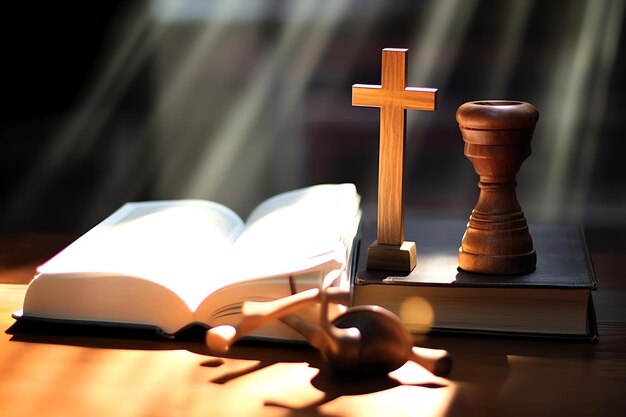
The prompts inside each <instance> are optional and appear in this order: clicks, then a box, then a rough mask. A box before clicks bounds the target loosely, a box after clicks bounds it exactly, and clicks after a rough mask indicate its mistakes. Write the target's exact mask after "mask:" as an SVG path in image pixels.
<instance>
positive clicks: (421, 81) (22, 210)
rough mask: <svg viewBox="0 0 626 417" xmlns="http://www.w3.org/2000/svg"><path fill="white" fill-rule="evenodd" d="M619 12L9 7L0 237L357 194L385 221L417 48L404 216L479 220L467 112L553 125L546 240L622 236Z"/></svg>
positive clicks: (542, 144) (536, 141) (539, 186)
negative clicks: (567, 230)
mask: <svg viewBox="0 0 626 417" xmlns="http://www.w3.org/2000/svg"><path fill="white" fill-rule="evenodd" d="M624 16H625V2H624V1H622V0H592V1H580V0H578V1H574V0H572V1H566V0H564V1H541V0H511V1H500V0H437V1H409V0H328V1H324V0H254V1H250V0H214V1H210V0H207V1H201V0H137V1H90V2H78V1H77V2H67V1H61V2H31V1H25V2H9V3H8V4H6V5H4V6H3V12H2V25H0V31H1V32H2V35H1V36H0V42H2V65H1V69H0V71H1V77H0V83H1V84H2V90H1V91H2V96H1V98H2V100H1V101H2V113H0V115H1V123H0V173H1V181H0V230H2V231H72V232H83V231H86V230H87V229H88V228H89V227H91V226H93V225H94V224H96V223H97V222H98V221H100V220H101V219H102V218H104V217H105V216H106V215H108V214H109V213H111V212H112V211H113V210H115V209H116V208H117V207H119V206H120V205H121V204H123V203H124V202H126V201H129V200H150V199H170V198H206V199H211V200H215V201H219V202H222V203H224V204H226V205H228V206H230V207H232V208H233V209H235V210H236V211H237V212H238V213H240V214H241V215H242V216H244V217H245V216H246V215H247V214H248V213H249V211H250V210H251V209H252V208H253V207H254V206H255V205H256V204H257V203H259V202H260V201H261V200H262V199H264V198H266V197H268V196H271V195H273V194H276V193H278V192H281V191H285V190H288V189H293V188H297V187H302V186H306V185H310V184H313V183H319V182H344V181H348V182H354V183H355V184H356V185H357V187H358V189H359V191H360V192H361V194H362V196H363V198H364V202H365V204H366V205H369V206H372V205H375V203H376V195H377V176H378V166H377V164H378V160H377V158H378V110H377V109H373V108H360V107H352V106H351V86H352V84H355V83H363V84H379V83H380V64H381V62H380V61H381V50H382V49H383V48H385V47H404V48H409V57H408V81H409V85H411V86H422V87H433V88H438V89H439V95H438V108H437V110H436V111H435V112H416V111H409V112H408V117H407V133H408V136H407V148H406V149H407V158H406V159H407V161H406V167H405V169H406V191H405V193H406V206H407V209H408V210H409V211H411V212H414V213H415V214H416V215H420V216H425V217H426V216H428V217H466V216H468V215H469V213H470V212H471V209H472V208H473V206H474V203H475V202H476V198H477V195H478V189H477V187H476V184H477V180H478V178H477V176H476V174H475V173H474V171H473V168H472V167H471V164H470V162H469V161H468V160H467V159H465V157H464V156H463V142H462V139H461V135H460V133H459V130H458V125H457V123H456V121H455V112H456V109H457V108H458V107H459V106H460V105H461V104H462V103H464V102H466V101H472V100H483V99H512V100H523V101H528V102H530V103H532V104H534V105H535V106H536V107H537V108H538V110H539V112H540V119H539V123H538V125H537V128H536V130H535V134H534V137H533V142H532V155H531V156H530V158H529V159H528V160H526V162H525V163H524V165H523V166H522V168H521V171H520V173H519V175H518V178H517V179H518V198H519V200H520V203H521V204H522V207H523V209H524V211H525V213H526V217H527V218H528V219H529V221H531V222H554V221H568V222H570V221H572V222H583V223H585V224H587V225H596V226H600V227H602V226H604V227H613V226H624V225H626V186H625V182H626V173H625V169H624V166H626V137H625V133H626V128H625V122H624V119H625V118H626V101H625V94H624V93H625V85H624V73H625V72H626V71H625V69H626V68H625V67H626V66H625V61H624V59H625V58H624V51H625V45H626V44H625V33H624V32H625V31H624V23H625V22H624Z"/></svg>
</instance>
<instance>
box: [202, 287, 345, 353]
mask: <svg viewBox="0 0 626 417" xmlns="http://www.w3.org/2000/svg"><path fill="white" fill-rule="evenodd" d="M325 294H326V302H327V303H334V304H345V305H347V304H348V303H349V302H350V293H349V292H348V291H345V290H343V289H341V288H337V287H331V288H327V289H326V290H325ZM320 297H321V292H320V290H319V289H318V288H312V289H310V290H306V291H302V292H299V293H297V294H293V295H290V296H288V297H284V298H280V299H278V300H274V301H246V302H244V303H243V305H242V307H241V314H242V316H243V317H242V319H241V323H239V325H238V326H236V327H234V326H229V325H224V326H217V327H214V328H212V329H209V330H208V331H207V333H206V343H207V345H208V346H209V348H210V349H211V350H212V351H215V352H220V353H225V352H228V349H229V347H230V345H232V344H233V343H235V341H236V340H237V339H239V338H240V337H242V336H244V335H246V334H248V333H250V332H251V331H253V330H255V329H257V328H259V327H261V326H263V325H264V324H266V323H269V322H271V321H274V320H277V319H280V318H281V317H284V316H286V315H289V314H292V313H294V312H296V311H298V310H300V309H302V308H304V307H306V306H307V305H310V304H312V303H315V302H319V300H320Z"/></svg>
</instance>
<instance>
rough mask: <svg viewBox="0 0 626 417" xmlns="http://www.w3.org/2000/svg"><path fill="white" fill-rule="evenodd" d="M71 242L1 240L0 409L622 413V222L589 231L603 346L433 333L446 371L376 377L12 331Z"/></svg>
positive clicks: (185, 346)
mask: <svg viewBox="0 0 626 417" xmlns="http://www.w3.org/2000/svg"><path fill="white" fill-rule="evenodd" d="M72 238H73V237H68V236H53V235H11V236H8V235H5V236H0V326H1V327H2V329H3V330H4V332H3V333H2V334H0V416H3V417H4V416H7V417H20V416H37V415H41V416H63V417H71V416H90V417H95V416H107V417H108V416H116V417H124V416H203V417H213V416H221V415H232V416H244V415H254V416H286V415H309V416H311V415H333V416H349V415H359V416H361V415H372V416H393V415H401V416H406V415H420V416H427V415H435V416H437V415H446V416H456V415H459V416H473V415H475V416H486V415H515V416H529V415H555V416H577V415H584V416H607V415H620V416H621V415H625V414H624V413H626V279H625V278H624V273H623V265H624V259H625V257H626V243H624V242H626V239H625V238H626V230H618V231H611V230H594V229H592V230H588V238H589V245H590V249H591V253H592V258H593V262H594V264H595V268H596V273H597V276H598V282H599V290H598V291H596V292H595V293H594V301H595V305H596V312H597V318H598V322H599V332H600V342H599V343H597V344H588V343H567V342H546V341H520V340H508V339H494V338H468V337H441V336H440V337H430V338H428V339H427V340H426V341H425V345H427V346H432V347H443V348H446V349H448V350H449V351H450V352H451V354H452V355H453V357H454V361H455V362H454V369H453V371H452V373H451V374H450V375H449V377H448V378H437V377H434V376H432V375H431V374H429V373H428V372H426V371H425V370H423V369H421V368H420V367H418V366H417V365H414V364H407V365H405V366H404V367H402V368H400V369H399V370H398V371H396V372H394V373H393V374H391V375H390V377H389V378H383V379H380V380H369V381H368V380H351V381H342V380H339V379H337V378H333V377H332V375H331V374H330V373H329V372H328V370H326V369H325V368H324V366H323V364H322V363H321V361H320V358H319V356H318V354H317V353H316V352H315V351H313V350H310V349H307V348H305V347H298V346H296V347H294V346H267V345H243V346H238V347H236V348H235V349H234V350H233V352H232V354H230V355H229V357H226V358H218V357H214V356H210V355H209V354H208V352H207V351H206V350H205V348H204V346H203V344H202V342H201V341H199V340H198V339H197V338H194V337H192V336H190V337H187V338H184V339H183V340H177V341H168V340H161V339H158V338H150V337H139V335H135V334H122V333H119V332H104V333H102V334H101V333H98V332H93V331H88V332H85V331H76V330H73V331H72V330H71V329H70V330H66V329H65V330H64V329H63V328H54V329H52V328H44V329H43V330H42V329H38V330H33V329H31V330H30V331H28V330H24V329H21V330H20V329H19V328H17V329H16V327H15V326H14V320H13V319H12V318H11V312H12V311H14V310H16V309H18V308H20V307H21V302H22V298H23V295H24V291H25V288H26V285H25V282H27V281H28V280H29V279H30V277H31V276H32V274H33V272H34V267H35V266H36V265H37V264H38V263H40V262H41V261H43V260H45V259H46V258H47V257H49V256H50V255H52V254H53V253H54V252H56V251H57V250H59V249H60V248H61V247H63V246H64V245H65V244H66V243H67V242H69V241H70V240H71V239H72Z"/></svg>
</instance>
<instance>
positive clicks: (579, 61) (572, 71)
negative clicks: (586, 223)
mask: <svg viewBox="0 0 626 417" xmlns="http://www.w3.org/2000/svg"><path fill="white" fill-rule="evenodd" d="M606 5H607V3H606V1H602V0H597V1H590V2H587V3H586V8H585V10H584V11H583V20H582V25H581V27H580V31H579V33H578V39H577V43H576V46H575V49H574V51H573V57H571V59H570V57H569V56H565V57H563V58H562V59H561V60H560V62H558V63H557V65H556V70H555V72H554V73H553V75H552V79H551V82H550V86H551V89H550V91H549V92H548V94H547V97H548V100H549V102H548V104H547V106H546V111H544V112H543V114H544V115H548V117H547V118H548V120H544V123H543V124H547V128H546V129H545V130H546V131H545V132H544V135H543V137H545V138H550V139H551V140H552V141H553V143H554V145H553V147H552V149H551V151H550V155H551V158H550V160H549V165H548V172H547V177H546V181H545V184H546V185H545V189H544V193H543V199H542V202H543V207H542V212H541V213H540V217H541V219H540V220H541V221H545V222H551V221H556V220H570V221H571V220H574V219H572V218H571V216H572V212H571V211H568V210H565V208H566V203H567V201H566V197H567V196H566V192H567V190H568V185H569V184H570V183H571V182H570V181H569V180H570V178H569V175H570V171H571V169H572V166H574V164H575V162H574V160H575V151H576V147H577V146H579V145H580V139H579V132H580V129H581V120H582V116H583V113H584V112H585V108H586V103H587V102H588V97H587V95H588V94H589V93H590V92H589V85H588V76H589V73H590V72H591V71H592V64H593V57H594V55H595V53H596V50H597V49H598V48H599V47H601V42H602V40H603V39H602V36H601V34H602V30H603V28H604V25H605V20H604V19H603V15H604V10H605V8H606ZM570 16H571V17H570V19H571V18H573V14H572V15H570ZM546 122H547V123H546ZM544 146H545V145H544ZM545 149H547V147H546V148H545Z"/></svg>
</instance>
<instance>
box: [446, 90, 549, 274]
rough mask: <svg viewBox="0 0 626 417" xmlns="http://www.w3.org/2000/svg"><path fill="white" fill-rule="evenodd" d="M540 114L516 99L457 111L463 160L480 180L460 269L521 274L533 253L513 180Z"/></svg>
mask: <svg viewBox="0 0 626 417" xmlns="http://www.w3.org/2000/svg"><path fill="white" fill-rule="evenodd" d="M538 118H539V113H538V112H537V109H535V107H533V106H532V105H531V104H528V103H524V102H519V101H502V100H499V101H498V100H493V101H477V102H470V103H465V104H463V105H462V106H461V107H459V109H458V111H457V121H458V122H459V128H460V129H461V134H462V136H463V141H464V142H465V148H464V153H465V156H466V157H467V158H468V159H469V160H470V161H471V162H472V165H473V166H474V170H475V171H476V173H477V174H478V175H479V177H480V181H479V183H478V187H479V189H480V194H479V196H478V201H477V202H476V206H475V207H474V210H472V214H471V216H470V220H469V223H468V227H467V230H466V232H465V235H464V236H463V239H462V242H461V249H460V250H459V267H461V268H462V269H464V270H466V271H470V272H478V273H484V274H505V275H508V274H523V273H527V272H531V271H532V270H534V269H535V265H536V262H537V255H536V253H535V250H534V248H533V241H532V237H531V235H530V232H529V230H528V224H527V222H526V218H525V217H524V212H523V211H522V208H521V206H520V204H519V202H518V200H517V196H516V193H515V187H516V181H515V176H516V174H517V172H518V171H519V169H520V167H521V165H522V163H523V162H524V160H525V159H526V158H527V157H528V156H529V155H530V141H531V138H532V134H533V130H534V128H535V124H536V122H537V119H538Z"/></svg>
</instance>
